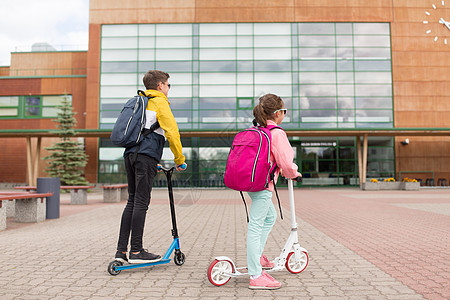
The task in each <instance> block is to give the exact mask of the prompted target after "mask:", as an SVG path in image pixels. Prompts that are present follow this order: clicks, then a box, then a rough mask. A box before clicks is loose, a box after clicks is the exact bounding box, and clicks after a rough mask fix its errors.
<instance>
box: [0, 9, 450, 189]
mask: <svg viewBox="0 0 450 300" xmlns="http://www.w3.org/2000/svg"><path fill="white" fill-rule="evenodd" d="M449 7H450V3H445V2H444V1H440V0H439V1H437V0H420V1H404V0H393V1H392V0H389V1H388V0H378V1H359V0H346V1H340V0H333V1H330V0H319V1H317V0H316V1H310V0H272V1H226V0H223V1H222V0H217V1H206V0H196V1H194V0H171V1H153V0H149V1H138V0H128V1H118V0H114V1H100V0H91V1H90V25H89V50H88V51H87V52H85V51H75V52H61V51H59V52H58V51H40V50H39V52H36V51H34V52H28V53H13V54H12V59H11V65H10V66H8V67H0V75H1V76H2V77H0V128H1V129H4V130H3V131H4V132H8V130H12V131H13V132H16V131H14V130H21V131H23V132H26V131H27V130H29V129H41V130H44V129H45V130H47V129H53V128H54V123H53V122H51V118H52V117H53V116H54V115H55V111H56V110H55V105H57V103H58V101H59V99H60V98H61V97H64V96H68V97H70V98H71V99H72V103H73V107H74V111H76V112H77V115H76V118H77V120H78V128H79V129H85V130H86V131H92V132H107V131H108V130H110V129H111V128H112V126H113V125H114V122H115V119H116V117H117V115H118V113H119V111H120V109H121V108H122V105H123V104H124V102H125V101H126V100H127V99H129V98H130V97H131V96H133V95H135V94H136V91H137V90H138V89H144V87H143V85H142V77H143V75H144V74H145V72H146V71H147V70H150V69H160V70H164V71H166V72H168V73H170V75H171V78H170V83H171V85H172V87H171V90H170V93H169V100H170V103H171V107H172V110H173V113H174V115H175V118H176V120H177V122H178V124H179V128H180V131H181V133H182V142H183V146H184V153H185V155H186V157H187V159H188V161H187V162H188V165H189V166H190V167H189V169H188V171H187V172H186V173H183V174H177V176H178V177H177V184H180V185H184V184H189V185H197V186H220V185H221V184H222V180H221V178H222V174H223V172H224V168H225V161H226V157H227V154H228V151H229V146H230V144H231V141H232V136H230V135H231V134H230V133H233V132H236V131H238V130H241V129H244V128H247V127H249V126H251V120H252V108H253V106H254V105H255V104H256V103H257V101H258V98H259V97H260V96H261V95H263V94H265V93H275V94H278V95H279V96H281V97H282V98H283V100H284V102H285V106H286V107H287V108H288V114H287V116H286V118H285V120H284V122H283V124H282V126H283V127H284V129H285V130H286V131H287V132H288V134H289V136H290V140H291V144H292V145H293V147H294V148H295V150H296V162H297V164H298V165H299V166H300V171H301V172H302V173H303V175H304V178H305V179H304V183H305V184H308V185H356V184H358V182H359V177H360V174H364V173H361V171H360V170H359V169H358V153H360V152H359V150H358V149H359V146H360V145H361V144H360V143H363V146H364V145H367V146H368V148H364V149H366V152H365V153H367V158H366V159H365V160H364V159H363V160H362V161H363V162H364V163H365V164H364V165H366V166H367V172H366V176H364V178H368V179H369V178H389V177H395V178H397V179H403V178H405V177H412V178H418V179H422V180H423V181H424V182H425V180H426V179H427V178H434V179H435V183H437V181H438V179H439V178H442V179H446V180H450V137H449V136H450V96H449V92H450V84H449V83H450V71H449V67H450V44H449V42H450V23H448V22H447V21H450V9H449ZM441 18H442V20H444V22H442V21H441V22H440V20H441ZM39 49H41V48H39ZM436 132H439V133H438V134H436ZM205 133H208V134H205ZM28 136H30V135H28ZM361 137H363V138H361ZM2 140H4V141H6V143H4V145H6V147H5V148H4V149H5V150H4V155H2V156H1V158H0V162H1V165H2V169H8V170H11V172H12V174H8V173H3V174H0V181H1V182H24V181H27V178H26V174H27V168H28V173H30V172H29V171H30V168H32V166H33V164H32V162H33V160H34V161H35V160H36V159H35V158H34V157H36V156H34V157H33V156H32V155H31V154H28V156H29V157H28V159H26V156H27V154H26V153H27V152H26V151H25V150H26V149H25V148H26V145H29V146H27V147H29V148H30V147H32V148H33V149H37V152H39V150H40V149H41V148H43V147H44V145H48V144H50V143H51V142H52V141H54V138H45V139H43V141H42V145H41V142H40V140H38V141H34V140H32V138H31V137H30V138H29V140H28V141H29V143H28V144H25V139H23V138H22V139H18V138H6V137H3V138H2ZM358 144H359V145H358ZM85 148H86V152H87V154H88V155H89V163H88V166H87V167H86V170H85V173H86V177H87V179H88V180H89V181H90V182H119V181H124V180H125V177H124V170H123V161H122V158H121V156H122V152H123V149H120V148H116V147H113V145H112V144H111V143H110V141H109V139H108V138H107V134H106V135H105V134H98V136H97V137H86V138H85ZM32 152H33V151H32ZM43 154H45V151H44V150H41V153H40V155H41V156H42V155H43ZM364 156H365V155H364ZM364 158H365V157H364ZM163 159H164V162H165V163H170V160H171V153H170V151H165V154H164V158H163ZM359 161H360V162H361V159H360V160H359ZM27 162H28V167H27ZM42 169H43V166H41V167H39V168H38V170H35V171H34V172H37V173H38V174H41V175H43V174H45V173H43V170H42ZM28 181H29V180H28ZM441 182H443V181H442V180H441ZM161 184H163V183H161Z"/></svg>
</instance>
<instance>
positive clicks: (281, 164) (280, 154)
mask: <svg viewBox="0 0 450 300" xmlns="http://www.w3.org/2000/svg"><path fill="white" fill-rule="evenodd" d="M267 125H274V126H278V125H277V123H275V122H274V121H272V120H267ZM270 133H271V135H272V145H271V149H270V162H271V163H272V164H274V163H275V162H276V163H277V165H278V169H277V171H276V172H275V178H274V181H275V182H277V179H278V175H279V174H280V169H281V170H283V176H284V177H286V178H291V179H292V178H297V177H299V176H301V174H300V173H299V172H298V171H297V170H298V166H297V165H296V164H295V163H294V149H292V146H291V144H290V143H289V140H288V138H287V135H286V132H284V130H279V129H272V130H271V131H270ZM267 189H268V190H269V191H272V192H273V191H274V188H273V182H270V183H269V187H268V188H267Z"/></svg>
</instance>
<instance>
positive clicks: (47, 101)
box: [42, 95, 72, 106]
mask: <svg viewBox="0 0 450 300" xmlns="http://www.w3.org/2000/svg"><path fill="white" fill-rule="evenodd" d="M64 98H67V99H68V100H69V103H71V102H72V96H71V95H67V96H64V95H62V96H42V105H44V106H58V105H61V104H62V101H63V100H64Z"/></svg>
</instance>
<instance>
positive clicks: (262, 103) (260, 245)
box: [247, 94, 302, 289]
mask: <svg viewBox="0 0 450 300" xmlns="http://www.w3.org/2000/svg"><path fill="white" fill-rule="evenodd" d="M286 113H287V109H286V108H284V103H283V100H281V98H280V97H278V96H277V95H274V94H267V95H264V96H262V97H261V98H259V104H258V105H256V106H255V108H254V109H253V116H254V117H255V119H256V122H258V124H260V125H261V126H263V127H266V126H267V125H279V124H281V122H282V121H283V119H284V116H285V115H286ZM271 134H272V147H271V151H270V162H271V163H272V164H273V163H276V164H277V165H278V170H277V171H276V173H275V178H274V181H275V183H276V181H277V179H278V175H279V174H280V171H281V172H282V174H283V176H284V177H286V178H297V177H299V176H302V175H301V174H300V173H299V172H298V171H297V169H298V167H297V165H296V164H295V163H294V150H293V149H292V147H291V144H290V143H289V140H288V138H287V136H286V133H285V132H284V131H283V130H281V129H276V128H275V129H273V130H271ZM273 190H274V187H273V183H272V182H271V183H270V184H269V187H268V188H267V189H266V190H264V191H260V192H254V193H250V192H249V193H248V194H249V196H250V198H251V199H252V205H251V208H250V214H249V223H248V232H247V264H248V273H249V275H250V285H249V288H250V289H278V288H280V287H281V283H280V282H278V281H276V280H275V279H274V278H273V277H272V276H270V275H269V274H267V273H266V272H265V271H263V269H270V268H272V267H273V266H274V264H273V263H272V262H271V261H270V260H269V259H268V258H267V257H266V256H265V255H263V254H262V253H263V250H264V246H265V244H266V241H267V237H268V236H269V233H270V231H271V230H272V227H273V225H274V224H275V220H276V217H277V212H276V210H275V207H274V205H273V203H272V192H273Z"/></svg>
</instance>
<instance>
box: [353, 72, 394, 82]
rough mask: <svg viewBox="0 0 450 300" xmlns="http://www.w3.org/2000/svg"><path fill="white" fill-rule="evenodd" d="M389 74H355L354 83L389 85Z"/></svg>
mask: <svg viewBox="0 0 450 300" xmlns="http://www.w3.org/2000/svg"><path fill="white" fill-rule="evenodd" d="M391 79H392V78H391V73H390V72H355V82H356V83H391Z"/></svg>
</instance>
